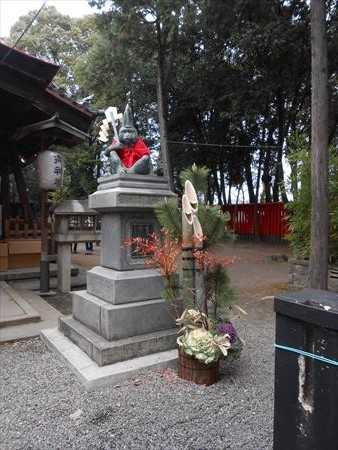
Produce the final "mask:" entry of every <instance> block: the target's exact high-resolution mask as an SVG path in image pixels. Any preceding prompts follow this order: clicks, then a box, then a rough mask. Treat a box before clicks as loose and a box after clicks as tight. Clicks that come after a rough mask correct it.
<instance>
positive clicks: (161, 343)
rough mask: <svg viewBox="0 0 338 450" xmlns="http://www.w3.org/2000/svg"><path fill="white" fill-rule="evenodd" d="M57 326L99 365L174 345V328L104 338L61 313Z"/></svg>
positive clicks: (162, 350)
mask: <svg viewBox="0 0 338 450" xmlns="http://www.w3.org/2000/svg"><path fill="white" fill-rule="evenodd" d="M59 330H60V331H61V333H63V334H64V336H66V337H67V338H68V339H70V340H71V341H72V342H73V343H74V344H76V345H77V346H78V347H79V348H80V349H81V350H82V351H84V352H85V353H86V354H87V355H88V356H89V357H90V358H91V359H92V360H93V361H95V362H96V363H97V365H98V366H100V367H101V366H105V365H107V364H113V363H117V362H121V361H126V360H129V359H133V358H136V357H140V356H145V355H149V354H152V353H157V352H164V351H167V350H172V349H173V348H175V347H177V343H176V339H177V331H178V330H177V328H171V329H168V330H161V331H157V332H153V333H147V334H142V335H140V336H133V337H129V338H125V339H119V340H115V341H107V340H106V339H104V338H103V337H102V336H100V335H98V334H97V333H94V331H92V330H90V329H89V328H88V327H86V326H85V325H83V324H82V323H80V322H78V321H77V320H75V319H74V318H72V317H71V318H62V317H60V319H59Z"/></svg>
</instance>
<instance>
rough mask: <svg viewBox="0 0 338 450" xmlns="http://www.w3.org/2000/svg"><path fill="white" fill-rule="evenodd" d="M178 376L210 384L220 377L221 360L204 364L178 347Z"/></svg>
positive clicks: (206, 384)
mask: <svg viewBox="0 0 338 450" xmlns="http://www.w3.org/2000/svg"><path fill="white" fill-rule="evenodd" d="M178 376H179V377H180V378H182V379H183V380H188V381H193V382H194V383H196V384H204V385H205V386H210V385H211V384H214V383H216V381H218V379H219V361H217V362H215V363H211V364H204V363H202V362H200V361H198V359H196V358H194V357H193V356H189V355H187V354H185V353H184V351H183V350H182V349H181V348H179V349H178Z"/></svg>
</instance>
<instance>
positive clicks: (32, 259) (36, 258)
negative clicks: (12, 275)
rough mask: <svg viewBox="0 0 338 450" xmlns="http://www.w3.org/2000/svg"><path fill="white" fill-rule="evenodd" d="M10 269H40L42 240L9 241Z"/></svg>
mask: <svg viewBox="0 0 338 450" xmlns="http://www.w3.org/2000/svg"><path fill="white" fill-rule="evenodd" d="M7 243H8V268H9V269H23V268H28V267H40V258H41V239H13V240H12V239H9V240H8V241H7Z"/></svg>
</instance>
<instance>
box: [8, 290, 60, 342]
mask: <svg viewBox="0 0 338 450" xmlns="http://www.w3.org/2000/svg"><path fill="white" fill-rule="evenodd" d="M15 292H16V293H17V295H19V296H20V297H21V298H22V299H23V300H24V301H25V302H26V304H27V305H28V306H29V307H30V308H32V310H34V311H36V313H37V314H38V315H39V317H40V320H39V321H38V322H32V323H21V324H20V325H11V326H6V327H5V328H0V344H3V343H6V342H14V341H18V340H21V339H29V338H32V337H36V336H39V333H40V330H41V329H43V328H52V327H56V326H57V324H58V320H59V317H62V316H63V314H62V313H61V312H60V311H57V310H56V309H55V308H53V307H52V306H50V305H49V304H48V303H47V302H46V301H45V300H43V299H42V298H41V297H40V296H39V295H37V294H36V293H34V292H32V291H28V290H25V289H23V290H15ZM1 301H2V299H1ZM1 306H2V303H1Z"/></svg>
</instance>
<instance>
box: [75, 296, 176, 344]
mask: <svg viewBox="0 0 338 450" xmlns="http://www.w3.org/2000/svg"><path fill="white" fill-rule="evenodd" d="M73 316H74V318H75V319H76V320H78V321H79V322H81V323H82V324H83V325H86V326H87V327H89V328H90V329H91V330H93V331H95V332H96V333H98V334H100V335H101V336H102V337H104V338H105V339H107V340H109V341H112V340H116V339H123V338H126V337H131V336H136V335H140V334H144V333H150V332H152V331H159V330H165V329H168V328H172V327H174V326H175V322H174V319H173V318H172V315H171V310H170V305H169V304H168V303H167V302H166V301H165V300H164V299H155V300H147V301H139V302H134V303H127V304H124V305H113V304H111V303H107V302H105V301H103V300H101V299H100V298H98V297H96V296H94V295H92V294H89V293H88V292H87V291H77V292H74V293H73Z"/></svg>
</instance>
